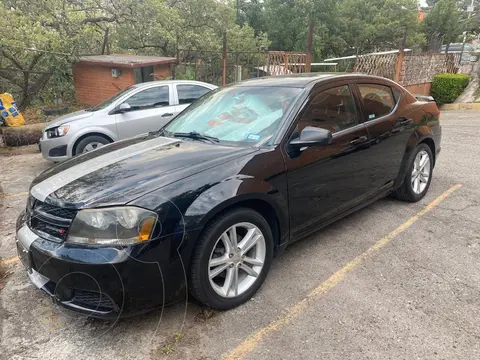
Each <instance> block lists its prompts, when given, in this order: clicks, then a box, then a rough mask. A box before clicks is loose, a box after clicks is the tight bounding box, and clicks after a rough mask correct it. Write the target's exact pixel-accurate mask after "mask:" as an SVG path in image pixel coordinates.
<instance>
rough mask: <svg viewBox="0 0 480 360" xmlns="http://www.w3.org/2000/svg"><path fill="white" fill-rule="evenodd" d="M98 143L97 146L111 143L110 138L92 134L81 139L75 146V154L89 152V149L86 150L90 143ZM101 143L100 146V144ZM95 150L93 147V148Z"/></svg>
mask: <svg viewBox="0 0 480 360" xmlns="http://www.w3.org/2000/svg"><path fill="white" fill-rule="evenodd" d="M93 144H97V146H95V148H97V147H100V146H103V145H107V144H110V140H108V139H107V138H105V137H103V136H100V135H90V136H87V137H86V138H84V139H82V140H80V142H79V143H78V144H77V146H75V155H79V154H82V153H84V152H88V151H89V150H87V151H86V150H85V148H87V149H88V146H89V145H93ZM100 144H101V145H100ZM98 145H100V146H98ZM92 150H93V149H92Z"/></svg>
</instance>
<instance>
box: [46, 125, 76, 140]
mask: <svg viewBox="0 0 480 360" xmlns="http://www.w3.org/2000/svg"><path fill="white" fill-rule="evenodd" d="M68 129H70V125H60V126H58V127H55V128H51V129H47V130H46V131H45V132H46V133H47V138H48V139H51V138H56V137H60V136H65V135H66V134H67V132H68Z"/></svg>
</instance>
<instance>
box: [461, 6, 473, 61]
mask: <svg viewBox="0 0 480 360" xmlns="http://www.w3.org/2000/svg"><path fill="white" fill-rule="evenodd" d="M473 2H474V0H472V2H471V3H470V6H469V7H468V8H467V12H468V20H467V24H468V23H469V20H470V17H471V16H472V13H473V10H474V5H473ZM467 34H468V31H467V30H465V33H464V34H463V42H462V51H460V59H459V60H458V61H459V64H458V65H461V64H462V56H463V51H464V50H465V42H466V41H467Z"/></svg>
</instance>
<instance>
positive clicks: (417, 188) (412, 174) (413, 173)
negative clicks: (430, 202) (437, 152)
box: [395, 144, 433, 202]
mask: <svg viewBox="0 0 480 360" xmlns="http://www.w3.org/2000/svg"><path fill="white" fill-rule="evenodd" d="M432 174H433V155H432V151H431V150H430V147H429V146H428V145H427V144H420V145H418V146H417V148H416V149H415V151H414V152H413V154H412V157H411V158H410V162H409V167H408V170H407V174H406V175H405V180H404V181H403V184H402V186H401V187H400V188H399V189H397V191H396V192H395V195H396V197H397V198H398V199H400V200H404V201H409V202H417V201H420V200H421V199H422V198H423V197H424V196H425V194H426V193H427V191H428V188H429V187H430V182H431V181H432Z"/></svg>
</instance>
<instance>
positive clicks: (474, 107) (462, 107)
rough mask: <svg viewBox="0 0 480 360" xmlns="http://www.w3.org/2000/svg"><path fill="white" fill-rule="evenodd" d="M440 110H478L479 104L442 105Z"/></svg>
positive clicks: (479, 108)
mask: <svg viewBox="0 0 480 360" xmlns="http://www.w3.org/2000/svg"><path fill="white" fill-rule="evenodd" d="M440 110H441V111H443V110H480V103H458V104H443V105H441V106H440Z"/></svg>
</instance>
